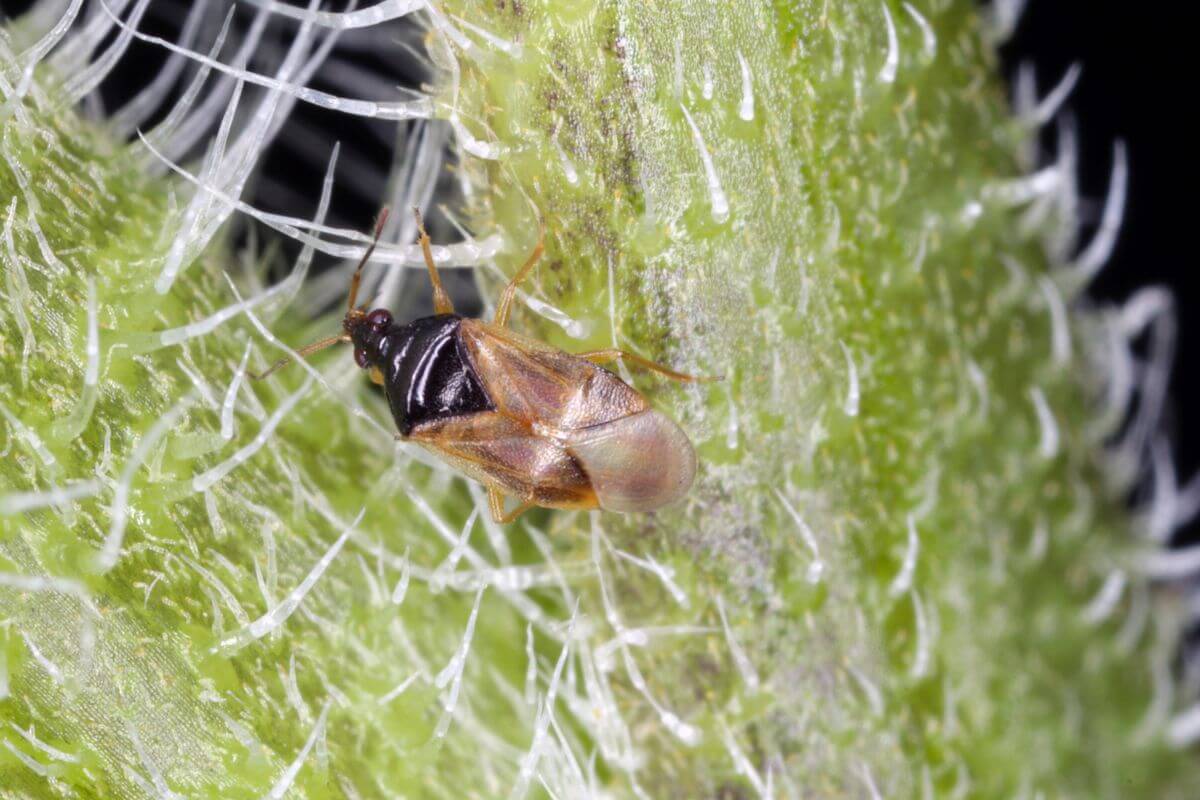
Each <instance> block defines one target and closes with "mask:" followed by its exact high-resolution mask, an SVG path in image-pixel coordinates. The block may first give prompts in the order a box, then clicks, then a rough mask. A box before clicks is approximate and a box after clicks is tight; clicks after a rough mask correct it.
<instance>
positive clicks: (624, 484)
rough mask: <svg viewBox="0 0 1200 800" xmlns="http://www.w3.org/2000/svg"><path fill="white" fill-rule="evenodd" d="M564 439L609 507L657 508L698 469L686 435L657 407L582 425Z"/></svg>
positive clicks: (682, 492)
mask: <svg viewBox="0 0 1200 800" xmlns="http://www.w3.org/2000/svg"><path fill="white" fill-rule="evenodd" d="M565 444H566V445H567V450H568V452H570V453H571V455H573V456H575V458H576V460H578V461H579V463H580V465H581V466H582V467H583V471H584V472H586V473H587V476H588V479H589V480H590V481H591V485H592V489H593V490H594V491H595V492H596V497H597V500H598V501H599V503H600V507H601V508H603V509H606V510H608V511H652V510H654V509H656V508H659V507H661V506H665V505H668V504H670V503H673V502H675V501H676V500H678V499H679V498H681V497H683V496H684V495H685V494H686V493H687V491H688V489H689V488H691V485H692V480H693V479H694V478H695V475H696V451H695V450H694V449H693V448H692V443H691V442H690V441H689V440H688V438H687V435H686V434H684V432H683V431H682V430H680V428H679V426H678V425H676V424H675V423H674V422H673V421H672V420H671V419H670V418H669V417H667V416H665V415H663V414H660V413H658V412H657V411H655V410H653V409H647V410H645V411H641V412H639V413H637V414H632V415H629V416H625V417H621V418H620V419H616V420H613V421H611V422H605V423H603V424H600V425H594V426H592V427H589V428H583V429H581V430H577V431H575V432H573V433H572V434H571V435H570V436H569V437H568V438H567V439H566V440H565Z"/></svg>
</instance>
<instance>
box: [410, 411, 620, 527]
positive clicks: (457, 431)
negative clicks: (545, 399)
mask: <svg viewBox="0 0 1200 800" xmlns="http://www.w3.org/2000/svg"><path fill="white" fill-rule="evenodd" d="M411 439H412V440H413V441H416V442H418V443H419V444H421V445H422V446H424V447H426V448H428V449H429V450H432V451H433V452H434V453H436V454H437V455H439V456H440V457H441V458H443V459H445V460H446V461H447V462H449V463H450V465H451V466H454V467H456V468H457V469H459V470H461V471H462V472H463V473H465V474H466V475H468V476H469V477H471V478H474V479H475V480H477V481H479V482H480V483H483V484H484V485H486V486H491V487H493V488H496V489H500V490H501V491H503V492H506V493H508V494H513V495H516V496H517V497H520V498H522V499H531V500H534V501H535V502H537V504H538V505H541V506H546V507H550V508H596V505H597V503H596V494H595V492H594V491H593V490H592V486H591V482H590V480H589V479H588V476H587V475H586V474H584V472H583V471H582V470H581V469H580V468H579V463H578V462H577V461H576V460H575V458H574V457H572V456H571V454H570V453H568V452H567V450H566V448H565V447H564V446H563V445H562V444H560V443H559V442H557V441H556V440H554V439H550V438H548V437H545V436H538V435H536V434H534V433H533V432H532V430H531V429H530V427H529V425H527V424H525V423H523V422H522V421H520V420H517V419H514V418H512V417H510V416H508V415H506V414H503V413H501V412H498V411H484V412H480V413H478V414H470V415H467V416H462V417H455V418H451V419H447V420H440V421H434V422H429V423H424V424H422V425H420V426H418V427H416V428H415V429H413V432H412V436H411Z"/></svg>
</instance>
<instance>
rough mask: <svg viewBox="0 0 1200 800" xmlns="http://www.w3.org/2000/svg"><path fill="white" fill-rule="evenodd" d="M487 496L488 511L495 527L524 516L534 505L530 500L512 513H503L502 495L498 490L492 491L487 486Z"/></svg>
mask: <svg viewBox="0 0 1200 800" xmlns="http://www.w3.org/2000/svg"><path fill="white" fill-rule="evenodd" d="M487 495H488V509H489V510H490V511H491V512H492V519H493V520H494V521H495V522H496V524H497V525H507V524H508V523H510V522H512V521H514V520H515V519H516V518H517V517H519V516H521V515H522V514H524V513H525V512H526V511H528V510H529V509H531V508H533V506H534V505H535V503H534V502H533V501H532V500H526V501H525V502H524V503H521V504H520V505H518V506H517V507H516V508H514V509H513V510H512V511H509V512H508V513H505V511H504V495H503V494H501V493H500V490H498V489H493V488H492V487H490V486H489V487H488V490H487Z"/></svg>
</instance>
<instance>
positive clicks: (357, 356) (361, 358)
mask: <svg viewBox="0 0 1200 800" xmlns="http://www.w3.org/2000/svg"><path fill="white" fill-rule="evenodd" d="M354 363H355V364H358V366H359V367H361V368H363V369H366V368H367V367H369V366H371V363H370V362H369V361H367V351H366V350H363V349H362V348H361V347H356V348H354Z"/></svg>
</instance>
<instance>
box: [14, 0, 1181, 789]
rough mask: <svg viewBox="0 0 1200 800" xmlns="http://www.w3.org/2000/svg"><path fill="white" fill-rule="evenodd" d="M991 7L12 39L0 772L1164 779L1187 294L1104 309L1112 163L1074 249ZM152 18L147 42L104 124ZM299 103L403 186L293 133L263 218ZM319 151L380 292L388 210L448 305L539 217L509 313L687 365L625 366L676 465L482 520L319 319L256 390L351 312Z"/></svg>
mask: <svg viewBox="0 0 1200 800" xmlns="http://www.w3.org/2000/svg"><path fill="white" fill-rule="evenodd" d="M335 5H337V4H335ZM1021 5H1022V3H1021V1H1020V0H995V2H994V3H993V5H991V6H990V7H981V6H978V5H977V4H976V3H974V2H971V1H970V0H912V2H900V1H899V0H790V1H789V2H774V3H761V4H759V3H753V4H752V3H697V2H685V1H684V0H663V1H662V2H656V3H652V4H650V3H643V2H640V0H609V2H592V0H497V1H496V2H461V0H438V1H437V2H432V1H427V0H361V1H360V2H358V3H357V4H350V5H348V6H345V7H342V6H340V5H339V6H337V7H336V8H333V7H327V4H322V3H320V2H318V0H311V2H307V3H303V4H301V3H296V4H293V3H283V2H277V1H276V0H240V2H237V3H233V2H231V1H230V0H197V2H194V3H190V4H176V3H172V2H170V0H153V2H152V1H151V0H88V2H84V1H83V0H37V2H35V3H33V5H32V6H31V7H30V9H29V10H28V11H27V12H26V13H24V14H23V15H22V16H20V17H18V18H15V19H12V20H7V21H5V22H4V24H3V27H0V271H2V273H3V280H2V283H0V448H2V449H0V798H4V799H5V800H10V799H13V798H143V797H150V798H160V799H163V798H183V797H189V798H190V797H198V798H257V797H265V798H283V797H288V798H347V799H348V800H355V799H357V798H392V797H428V798H454V799H456V800H457V798H468V797H470V798H525V797H530V798H534V797H537V798H585V797H595V798H618V797H635V798H675V797H679V798H759V797H762V798H767V797H770V798H801V797H803V798H813V797H820V798H842V797H846V798H880V797H890V798H897V797H920V798H935V797H946V798H967V797H971V798H1012V797H1017V798H1028V799H1029V800H1033V798H1049V797H1089V798H1093V797H1094V798H1131V797H1145V798H1190V797H1194V796H1195V795H1194V792H1195V787H1196V785H1197V781H1198V780H1200V764H1198V763H1197V760H1196V757H1195V749H1194V748H1195V744H1196V743H1197V741H1198V740H1200V705H1197V704H1195V703H1196V698H1197V688H1198V685H1200V670H1197V669H1196V668H1195V663H1194V662H1191V661H1189V660H1188V659H1185V658H1180V656H1179V654H1180V652H1181V651H1180V633H1181V631H1182V630H1183V628H1184V626H1186V625H1187V623H1188V621H1189V619H1190V618H1192V617H1194V616H1195V615H1196V614H1197V611H1198V610H1200V601H1198V599H1197V596H1196V595H1195V594H1194V592H1193V587H1194V586H1195V583H1194V581H1193V578H1194V576H1195V574H1196V573H1197V572H1200V550H1174V551H1173V550H1169V549H1167V547H1166V545H1167V542H1168V541H1169V539H1170V537H1171V534H1172V532H1173V531H1174V530H1175V529H1176V528H1177V527H1178V526H1180V525H1181V524H1184V523H1185V522H1187V521H1188V520H1189V519H1190V518H1191V517H1192V516H1193V514H1194V513H1195V512H1196V510H1197V507H1198V506H1200V484H1197V483H1189V484H1186V485H1180V482H1179V480H1178V479H1177V477H1176V475H1175V472H1174V468H1173V465H1172V462H1171V459H1170V451H1169V447H1168V442H1167V441H1166V440H1165V439H1164V438H1163V436H1162V435H1161V433H1160V418H1161V416H1162V410H1163V404H1164V401H1165V390H1166V383H1167V377H1168V370H1169V366H1170V362H1171V360H1172V357H1173V347H1174V336H1175V323H1174V318H1173V310H1172V300H1171V297H1170V295H1169V294H1168V293H1166V292H1165V291H1163V290H1161V289H1156V288H1147V289H1145V290H1143V291H1140V292H1138V293H1137V294H1135V295H1134V296H1132V297H1131V298H1129V300H1128V302H1126V303H1124V304H1123V305H1120V306H1115V307H1111V306H1102V305H1098V304H1096V303H1095V302H1093V301H1091V300H1089V298H1088V295H1087V288H1088V283H1089V281H1090V280H1091V279H1092V278H1093V277H1094V276H1095V274H1096V273H1097V271H1098V270H1099V269H1100V268H1101V267H1102V266H1103V264H1104V263H1105V261H1106V259H1107V258H1108V256H1109V253H1110V252H1111V250H1112V247H1113V243H1114V240H1115V238H1116V236H1117V235H1118V231H1119V228H1120V222H1121V215H1122V211H1123V207H1124V201H1125V188H1126V181H1127V173H1128V165H1127V163H1126V157H1125V153H1124V150H1123V149H1122V148H1121V147H1120V146H1119V145H1118V146H1117V147H1116V149H1115V154H1114V159H1113V171H1112V178H1111V183H1110V190H1109V193H1108V197H1107V199H1106V200H1105V201H1104V203H1103V209H1104V211H1103V218H1102V221H1101V223H1100V225H1099V226H1098V228H1097V229H1096V231H1095V232H1094V235H1090V236H1088V237H1083V236H1081V234H1080V220H1079V209H1080V205H1081V199H1080V197H1079V195H1078V192H1077V190H1076V177H1075V167H1076V149H1075V131H1074V128H1073V124H1072V123H1071V122H1070V120H1069V117H1065V116H1063V114H1062V113H1061V109H1062V108H1063V104H1064V102H1065V101H1067V99H1068V95H1069V93H1070V89H1071V86H1072V85H1073V83H1074V81H1075V80H1076V78H1077V77H1078V73H1077V71H1072V72H1070V73H1068V74H1067V75H1066V76H1064V77H1063V78H1062V80H1061V82H1059V83H1058V84H1057V85H1056V86H1055V88H1053V89H1051V90H1050V91H1048V92H1045V93H1044V94H1042V93H1041V92H1040V91H1039V89H1038V87H1037V86H1036V82H1035V79H1034V75H1033V74H1032V72H1030V71H1024V72H1022V73H1021V74H1020V75H1019V77H1018V79H1017V80H1016V82H1015V85H1014V90H1013V92H1012V98H1013V99H1012V102H1011V103H1010V100H1009V95H1008V92H1007V90H1006V88H1005V86H1004V84H1003V83H1002V81H1001V80H1000V78H999V77H998V74H997V70H996V63H997V57H996V48H997V46H998V44H999V43H1000V42H1002V41H1003V40H1004V38H1005V37H1006V36H1007V35H1008V34H1009V33H1010V32H1011V31H1012V29H1013V27H1014V25H1015V24H1016V18H1017V16H1018V14H1019V11H1020V6H1021ZM156 12H157V13H160V14H161V13H166V14H168V15H171V14H173V15H175V16H177V20H176V22H177V25H176V28H175V33H173V34H171V35H169V36H164V35H159V34H157V33H151V32H150V31H151V30H157V29H155V28H154V27H153V26H151V25H149V24H148V22H150V21H151V20H152V18H153V17H154V15H155V13H156ZM135 46H136V47H146V46H151V47H153V48H157V49H159V50H161V51H162V52H161V57H162V67H161V69H159V70H157V71H156V72H155V73H154V74H151V75H147V76H145V80H144V82H143V86H142V88H141V89H140V91H139V92H138V93H137V94H135V95H134V96H133V97H131V98H129V99H128V100H127V101H125V102H123V103H122V104H120V105H119V106H117V107H106V105H105V103H104V102H103V101H102V96H101V94H100V89H101V87H102V84H103V82H104V81H105V79H106V77H107V76H108V75H109V73H110V72H112V71H113V70H114V69H119V68H120V67H121V65H122V64H123V63H126V58H127V52H128V51H129V49H130V48H131V47H135ZM364 52H365V53H370V54H374V56H376V57H378V58H379V59H381V60H383V61H384V62H387V61H388V59H394V60H397V61H399V60H403V61H404V62H405V63H408V64H409V66H410V67H411V68H412V74H413V75H416V76H417V77H416V78H415V79H413V80H410V81H408V82H406V83H405V87H406V88H404V89H398V88H397V87H396V85H395V83H396V81H395V80H393V79H391V78H389V77H380V75H379V74H378V73H370V74H368V73H365V72H364V71H363V70H362V69H361V68H360V66H358V62H357V61H356V60H355V58H353V57H352V56H354V55H355V54H362V53H364ZM1042 77H1044V76H1042ZM109 105H111V104H109ZM314 108H315V109H318V110H321V111H322V113H326V114H330V115H333V117H334V118H335V119H337V120H340V121H344V123H345V124H346V125H350V124H351V123H352V122H353V121H354V120H365V121H366V122H365V124H369V125H371V126H374V128H373V129H374V130H377V131H382V137H383V138H382V139H380V141H387V143H388V144H387V146H388V149H389V151H390V152H391V153H392V162H391V165H390V169H385V170H383V171H382V172H379V171H377V170H374V169H373V167H372V165H371V164H370V162H369V161H367V160H365V159H364V157H363V156H362V155H361V154H360V153H357V152H353V148H350V147H349V146H343V147H342V148H340V149H339V148H336V147H335V148H333V149H324V148H320V147H312V146H309V147H308V149H307V150H306V151H305V152H307V153H308V156H306V157H305V158H303V159H300V160H301V161H303V162H305V163H304V166H305V167H306V168H307V169H311V170H314V171H315V172H316V173H317V174H318V175H319V174H321V173H322V172H323V173H324V174H325V176H326V177H325V180H324V181H323V182H322V181H320V180H319V179H318V180H317V181H315V182H314V183H313V185H312V186H310V187H307V189H302V190H300V191H301V194H300V196H299V198H298V199H297V200H296V202H294V203H293V204H292V206H291V207H288V208H284V209H282V210H281V209H280V208H279V207H278V204H277V203H276V204H275V205H272V203H273V202H274V201H270V200H268V199H267V198H269V197H271V196H273V193H272V192H271V191H270V182H269V180H268V178H269V176H266V175H265V174H264V170H263V163H264V159H266V158H267V155H268V154H269V153H270V152H271V149H272V148H273V147H274V146H276V145H278V144H279V143H280V142H281V141H284V140H290V141H292V142H306V141H310V140H311V137H308V136H307V131H306V130H305V129H304V128H303V126H302V125H301V124H300V123H299V122H298V121H297V120H299V119H300V114H301V113H303V112H304V111H305V110H306V109H307V110H311V109H314ZM1050 124H1057V125H1058V126H1059V133H1058V136H1057V142H1058V145H1057V152H1056V153H1053V154H1051V155H1050V156H1049V157H1046V156H1045V155H1044V154H1042V153H1040V152H1039V151H1038V148H1037V141H1038V133H1039V130H1040V129H1041V128H1042V127H1044V126H1046V125H1050ZM345 176H349V182H350V183H351V184H353V185H354V186H355V187H357V191H359V192H360V193H365V194H368V195H370V196H369V197H367V198H365V199H366V200H367V201H368V202H370V203H371V204H372V205H374V206H376V207H378V206H383V205H390V206H392V207H393V208H395V209H396V210H397V213H394V214H393V215H392V216H391V218H390V219H389V221H388V223H387V225H386V226H385V228H384V230H383V241H382V242H381V244H380V246H379V248H378V250H377V251H376V252H375V255H374V257H373V260H372V262H371V265H370V267H369V269H368V272H367V276H366V280H365V286H366V294H367V295H370V296H371V297H372V298H373V299H374V301H375V303H376V304H377V305H387V306H390V307H392V308H393V309H400V308H404V309H406V310H410V311H413V313H414V314H417V313H427V312H426V311H425V310H424V309H421V308H419V307H418V304H417V303H416V299H420V298H422V297H427V296H428V295H427V294H422V293H424V292H427V288H426V284H425V277H424V273H423V272H422V271H419V270H423V266H422V262H421V257H420V251H419V248H417V247H416V245H415V244H414V242H413V237H414V232H415V231H414V223H413V219H412V217H411V215H410V214H408V213H407V209H409V208H411V207H413V206H416V207H419V208H421V209H424V210H425V211H426V212H427V213H428V214H429V216H430V217H431V218H432V220H433V222H434V223H435V224H434V226H433V230H434V232H435V234H436V235H435V246H434V248H433V253H434V257H435V259H436V260H437V262H438V263H439V264H440V265H441V266H442V267H443V269H444V271H445V272H446V274H447V275H448V280H451V281H455V282H456V283H457V284H458V286H459V287H460V288H461V287H469V286H470V285H471V284H475V285H477V286H478V287H479V289H480V296H481V297H483V298H484V304H485V308H484V314H485V315H486V314H489V313H490V311H491V298H492V297H494V296H495V292H496V289H497V288H498V287H500V286H501V285H502V283H503V281H504V280H505V279H506V277H507V276H509V275H511V274H512V273H513V271H514V270H515V269H516V267H517V266H518V265H519V264H520V263H521V262H522V261H523V260H524V258H525V256H526V254H527V253H528V252H529V250H530V249H531V248H532V246H533V244H534V242H535V240H536V239H537V235H538V226H539V221H544V223H545V235H546V244H547V256H546V258H545V259H544V261H543V262H542V265H541V266H540V268H539V271H538V272H537V273H536V275H535V276H534V278H533V279H532V280H531V281H530V282H529V284H528V285H527V286H526V287H525V289H524V291H523V292H522V293H521V294H520V302H519V307H518V309H517V313H516V325H517V327H518V328H520V329H522V330H524V331H526V332H529V333H531V334H535V335H537V336H539V337H540V338H543V339H545V340H546V341H548V342H550V343H552V344H554V345H556V346H559V347H561V348H563V349H564V350H568V351H582V350H587V349H595V348H599V347H620V348H624V349H627V350H631V351H633V352H636V353H639V354H641V355H644V356H646V357H649V358H653V359H655V360H658V361H661V362H664V363H667V364H670V365H672V366H673V367H675V368H678V369H681V370H684V371H689V372H694V373H700V374H710V375H723V376H724V377H725V380H724V381H723V382H720V383H715V384H702V385H690V386H685V387H679V386H675V385H666V384H663V383H662V382H660V381H658V380H655V379H654V378H653V377H652V376H648V375H644V374H641V373H637V372H633V373H630V372H628V371H625V372H623V373H622V374H623V375H624V376H625V377H626V378H627V379H628V380H631V381H632V382H633V383H634V385H636V386H637V387H638V388H639V389H640V390H642V391H643V392H645V393H646V394H647V396H648V397H649V398H650V399H651V402H652V403H653V404H654V405H655V406H656V407H658V408H660V409H662V410H663V411H665V412H667V413H670V414H671V415H672V416H674V417H675V418H676V419H678V420H679V421H680V423H681V425H682V426H683V427H684V428H685V429H686V430H687V431H688V432H689V435H690V436H691V437H692V439H693V440H694V442H695V443H696V446H697V450H698V453H699V456H700V462H701V466H700V470H699V474H698V478H697V482H696V485H695V487H694V488H693V490H692V492H691V494H690V495H689V496H688V498H687V499H686V500H685V501H684V502H681V503H679V504H678V505H676V506H674V507H670V508H667V509H664V510H662V511H660V512H658V513H654V514H631V515H617V514H609V513H599V512H596V513H582V512H562V511H554V512H551V511H535V512H532V513H529V514H527V515H526V516H525V517H523V518H522V519H521V521H520V522H519V523H517V524H514V525H510V526H507V527H501V526H498V525H496V524H494V523H493V522H492V520H491V518H490V516H489V515H488V513H487V510H486V509H487V503H486V498H485V495H484V492H483V490H482V489H481V488H480V487H479V486H478V485H476V484H473V483H471V482H469V481H466V480H465V479H463V478H461V477H459V476H458V475H456V474H455V473H453V472H451V471H449V470H448V469H447V468H446V467H444V466H442V465H440V464H439V463H438V462H437V461H435V460H432V459H431V458H430V457H429V456H428V455H427V454H425V453H424V452H423V451H420V450H418V449H415V448H412V447H410V446H409V445H408V444H406V443H404V442H397V441H395V440H394V438H393V437H394V432H395V429H394V426H393V425H392V423H391V420H390V418H389V416H388V413H387V408H386V404H385V402H384V400H383V398H382V396H381V395H380V393H379V392H378V391H377V390H376V388H375V387H373V386H372V385H371V384H370V383H369V382H368V381H367V380H366V379H365V376H364V375H363V373H362V372H361V371H360V370H358V369H357V368H356V367H355V365H354V363H353V360H352V359H351V358H350V357H349V354H348V353H347V352H346V351H345V350H344V349H332V350H330V351H327V352H325V353H322V354H320V355H318V356H315V357H314V358H313V359H312V360H311V361H301V362H299V363H298V364H296V365H293V366H291V367H289V368H288V369H286V370H282V371H279V372H277V373H275V374H273V375H272V376H271V377H270V378H269V379H268V380H265V381H262V382H254V381H250V380H248V378H247V375H248V372H250V371H255V370H260V369H262V368H264V367H265V366H267V365H268V364H270V363H271V362H273V361H275V360H276V359H279V358H281V357H283V356H285V355H287V354H289V353H293V352H294V351H293V350H292V348H293V347H294V346H297V345H299V344H301V343H303V342H306V341H311V340H312V339H314V338H319V337H320V336H323V335H328V334H329V333H331V332H336V330H337V324H338V321H339V314H340V313H341V310H342V303H343V302H344V296H345V291H346V285H347V282H348V277H349V272H350V270H351V269H352V268H353V263H354V260H355V259H356V258H357V257H359V256H360V255H361V254H362V253H363V252H364V249H365V247H366V246H367V245H368V244H369V242H370V226H369V220H367V219H358V220H357V221H356V222H355V223H354V224H336V221H337V220H339V219H342V220H345V219H348V218H349V216H350V215H348V214H347V213H346V212H345V211H344V210H342V209H339V208H338V207H337V205H338V200H337V198H338V197H339V195H338V190H339V189H341V188H344V187H341V186H340V184H341V183H343V182H345ZM381 176H382V179H381ZM372 187H373V188H372ZM293 191H294V190H293ZM400 212H405V213H400ZM280 242H283V243H284V244H283V245H282V246H281V247H280V246H278V245H279V243H280ZM315 259H326V260H329V261H332V262H334V263H333V264H332V266H331V267H330V268H328V269H325V270H323V271H316V270H313V271H311V272H310V267H311V266H312V265H313V263H314V260H315ZM281 266H282V267H283V269H282V270H280V269H279V267H281ZM652 457H653V454H647V458H652ZM1130 497H1132V498H1134V503H1133V504H1132V506H1131V505H1130V503H1129V498H1130Z"/></svg>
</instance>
